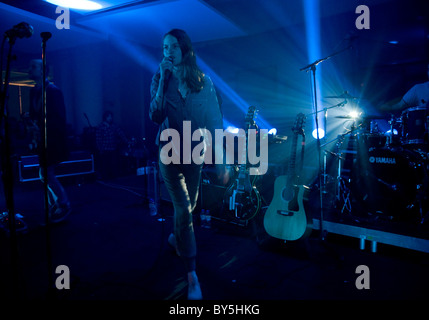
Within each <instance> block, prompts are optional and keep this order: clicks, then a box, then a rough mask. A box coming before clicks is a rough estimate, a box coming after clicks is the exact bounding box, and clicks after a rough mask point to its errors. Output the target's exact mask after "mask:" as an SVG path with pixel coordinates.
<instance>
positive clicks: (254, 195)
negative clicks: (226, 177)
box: [223, 106, 261, 220]
mask: <svg viewBox="0 0 429 320" xmlns="http://www.w3.org/2000/svg"><path fill="white" fill-rule="evenodd" d="M255 116H256V108H255V107H254V106H251V107H249V109H248V112H247V115H246V118H245V125H246V129H245V139H246V143H245V148H242V149H243V150H242V153H241V161H240V162H239V170H238V175H237V178H236V180H235V181H234V182H233V183H232V184H231V185H230V186H229V187H228V188H227V190H226V191H225V194H224V197H223V210H224V211H226V213H227V214H228V215H229V216H231V217H232V218H235V219H240V220H250V219H252V218H253V217H254V216H255V215H256V214H257V213H258V212H259V210H260V208H261V196H260V194H259V191H258V190H257V189H256V186H255V185H254V183H255V180H256V177H257V176H256V175H255V176H253V177H252V178H250V175H249V172H248V169H247V150H248V145H247V143H248V141H247V132H248V130H249V128H250V127H251V126H255V121H254V119H255Z"/></svg>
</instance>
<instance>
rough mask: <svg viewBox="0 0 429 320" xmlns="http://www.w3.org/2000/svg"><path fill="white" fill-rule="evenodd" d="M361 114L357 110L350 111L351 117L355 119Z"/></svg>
mask: <svg viewBox="0 0 429 320" xmlns="http://www.w3.org/2000/svg"><path fill="white" fill-rule="evenodd" d="M359 116H360V113H359V112H357V111H356V110H353V111H351V112H350V113H349V117H351V118H353V119H357V118H359Z"/></svg>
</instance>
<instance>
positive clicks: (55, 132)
mask: <svg viewBox="0 0 429 320" xmlns="http://www.w3.org/2000/svg"><path fill="white" fill-rule="evenodd" d="M29 77H30V79H32V80H34V81H35V82H36V85H35V86H34V87H33V88H32V89H31V91H30V110H29V117H30V119H31V120H32V121H33V123H34V125H35V126H37V128H38V130H39V135H38V136H39V137H40V138H41V139H43V137H44V116H43V106H42V82H43V81H45V86H46V135H47V148H46V153H45V152H44V148H43V140H42V141H40V142H39V143H38V144H37V152H38V155H39V164H40V171H39V174H40V178H41V180H42V181H44V179H45V176H44V171H45V170H44V169H45V168H46V172H47V180H48V202H49V214H50V220H51V222H54V223H56V222H60V221H62V220H64V219H65V218H66V217H67V216H68V215H69V214H70V212H71V205H70V201H69V198H68V195H67V192H66V190H65V189H64V187H63V186H62V184H61V183H60V181H59V180H58V178H57V177H56V174H55V170H56V168H57V166H58V164H60V163H61V162H63V161H66V160H67V159H68V157H69V148H68V143H67V125H66V124H67V119H66V108H65V104H64V97H63V93H62V92H61V90H60V89H59V88H58V87H57V86H55V85H54V84H53V83H52V82H50V81H49V80H48V79H43V64H42V60H32V61H31V63H30V68H29Z"/></svg>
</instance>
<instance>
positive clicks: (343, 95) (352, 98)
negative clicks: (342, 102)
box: [325, 91, 358, 100]
mask: <svg viewBox="0 0 429 320" xmlns="http://www.w3.org/2000/svg"><path fill="white" fill-rule="evenodd" d="M325 98H326V99H349V100H356V99H358V98H357V97H353V96H351V95H349V92H348V91H344V92H343V93H342V94H340V95H339V96H327V97H325Z"/></svg>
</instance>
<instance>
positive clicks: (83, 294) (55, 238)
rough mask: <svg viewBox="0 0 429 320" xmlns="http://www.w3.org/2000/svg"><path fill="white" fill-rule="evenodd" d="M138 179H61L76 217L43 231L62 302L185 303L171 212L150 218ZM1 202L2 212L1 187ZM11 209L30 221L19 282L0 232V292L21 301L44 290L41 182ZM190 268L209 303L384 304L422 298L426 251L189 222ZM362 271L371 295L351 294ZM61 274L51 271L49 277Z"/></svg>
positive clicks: (20, 190)
mask: <svg viewBox="0 0 429 320" xmlns="http://www.w3.org/2000/svg"><path fill="white" fill-rule="evenodd" d="M145 179H146V178H145V176H126V177H121V178H118V179H116V180H113V181H108V182H101V181H96V180H95V179H91V178H88V177H74V178H70V179H64V180H63V181H64V184H65V187H66V189H67V191H68V193H69V196H70V200H71V203H72V207H73V212H72V213H71V215H70V216H69V217H68V218H67V220H66V221H64V222H62V223H59V224H57V225H54V226H52V227H51V230H50V242H49V248H50V252H51V257H52V266H53V267H54V268H56V267H57V266H59V265H65V266H67V267H68V268H69V271H70V289H68V290H58V292H56V295H57V297H58V298H59V299H61V300H143V301H144V300H173V301H174V300H178V301H180V300H186V293H187V287H186V277H185V270H184V267H183V265H182V263H181V261H180V259H179V258H178V257H177V256H176V255H175V254H174V252H173V251H172V250H171V249H170V248H169V246H168V244H167V237H168V235H169V233H170V232H171V230H172V214H173V210H172V206H171V204H170V203H169V202H168V201H163V202H162V204H161V210H162V215H163V217H165V219H164V221H159V218H160V213H159V214H158V215H157V216H151V215H150V213H149V207H148V202H147V199H146V196H145ZM1 192H2V193H1V198H0V199H1V201H0V206H1V209H2V210H3V209H4V208H5V203H4V196H3V195H4V193H3V190H1ZM14 195H15V197H14V198H15V206H16V212H17V213H20V214H21V215H22V216H24V220H25V221H26V223H27V225H28V231H27V232H26V233H25V234H20V235H18V246H17V249H18V253H19V259H18V261H17V266H18V267H17V268H16V269H14V270H15V271H16V274H17V275H18V276H19V277H18V281H14V280H13V277H11V275H12V274H13V273H12V270H11V266H12V263H11V259H10V256H11V255H10V250H11V246H10V242H9V238H8V237H7V236H6V235H5V233H1V234H0V254H1V259H0V268H1V269H0V270H1V275H2V277H1V279H0V282H1V286H0V288H1V295H2V297H8V296H9V297H10V295H11V292H12V288H19V290H17V291H18V295H19V296H20V297H21V298H22V299H29V300H34V299H37V300H38V299H46V298H47V293H48V292H49V290H48V289H49V280H48V270H49V268H48V263H47V262H48V258H47V252H48V251H47V245H46V235H47V233H46V227H43V226H42V225H41V224H42V223H43V221H44V209H43V189H42V184H41V183H40V182H39V181H34V182H27V183H16V184H15V188H14ZM195 232H196V238H197V244H198V258H197V270H198V275H199V279H200V282H201V288H202V292H203V296H204V299H207V300H230V301H234V300H237V301H238V300H241V301H243V300H254V301H257V300H297V299H298V300H320V299H323V300H354V299H358V300H361V299H362V300H379V299H381V300H386V299H389V300H390V299H407V300H409V299H413V300H414V299H427V298H428V297H429V273H428V268H429V255H428V254H427V253H424V252H419V251H414V250H410V249H404V248H398V247H396V246H391V245H385V244H382V243H380V244H379V245H378V248H377V252H375V253H374V252H371V250H370V248H366V249H365V250H360V249H359V239H356V238H352V237H347V236H341V235H336V234H331V233H328V235H327V237H326V238H325V239H324V240H321V239H320V237H319V232H318V231H317V230H314V231H313V233H312V234H311V236H310V237H309V238H307V239H306V240H305V241H304V240H300V241H296V242H287V243H284V242H282V241H279V240H275V239H272V238H270V237H268V236H267V235H266V234H265V233H264V230H263V228H261V224H260V221H259V222H258V219H257V218H255V219H254V221H251V223H249V225H248V226H245V227H243V226H238V225H232V224H228V223H221V222H217V223H216V222H214V223H213V224H212V228H210V229H206V228H202V227H201V226H200V225H199V224H198V223H196V224H195ZM361 265H365V266H367V267H368V270H369V271H370V273H369V278H368V280H369V282H368V284H369V289H360V290H359V289H358V288H357V287H356V280H357V279H358V277H359V276H360V273H359V272H357V268H358V267H359V266H361ZM56 277H58V275H57V274H55V275H54V278H56Z"/></svg>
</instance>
